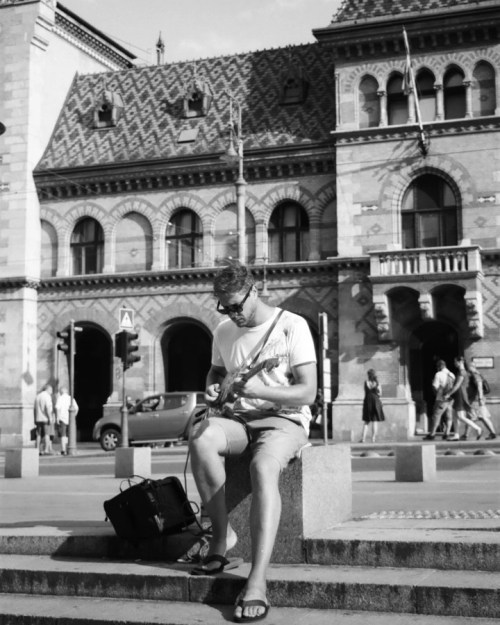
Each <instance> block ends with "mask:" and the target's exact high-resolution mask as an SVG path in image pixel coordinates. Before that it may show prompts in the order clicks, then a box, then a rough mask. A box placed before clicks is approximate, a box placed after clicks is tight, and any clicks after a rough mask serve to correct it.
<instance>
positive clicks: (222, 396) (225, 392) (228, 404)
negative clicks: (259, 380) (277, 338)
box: [207, 357, 282, 417]
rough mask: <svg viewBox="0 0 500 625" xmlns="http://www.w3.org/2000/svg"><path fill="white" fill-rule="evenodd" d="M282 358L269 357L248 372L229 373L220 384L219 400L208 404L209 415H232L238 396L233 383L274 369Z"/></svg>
mask: <svg viewBox="0 0 500 625" xmlns="http://www.w3.org/2000/svg"><path fill="white" fill-rule="evenodd" d="M281 360H282V359H281V358H278V357H276V358H267V359H266V360H264V361H262V362H261V363H259V364H258V365H256V366H255V367H252V368H251V369H250V370H249V371H247V372H246V373H243V374H242V373H241V372H240V371H237V372H236V373H228V374H227V375H226V377H225V378H224V380H223V381H222V383H221V385H220V391H219V396H218V397H217V400H216V401H215V402H213V403H212V404H211V405H210V406H208V415H207V416H208V417H230V416H231V415H232V413H233V406H234V402H235V401H236V399H237V398H236V396H235V395H234V394H233V384H234V382H235V380H237V379H242V380H244V381H245V382H246V381H247V380H250V378H253V376H254V375H257V374H258V373H259V372H260V371H264V370H265V371H267V372H269V371H272V370H273V369H275V368H276V367H277V366H278V365H279V363H280V361H281Z"/></svg>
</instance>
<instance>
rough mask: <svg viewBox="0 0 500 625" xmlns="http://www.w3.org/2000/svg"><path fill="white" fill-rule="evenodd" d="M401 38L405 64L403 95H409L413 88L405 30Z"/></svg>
mask: <svg viewBox="0 0 500 625" xmlns="http://www.w3.org/2000/svg"><path fill="white" fill-rule="evenodd" d="M403 38H404V42H405V49H406V62H405V69H404V74H403V91H404V94H405V95H409V93H410V91H411V89H412V87H413V68H412V66H411V56H410V46H409V44H408V37H407V35H406V30H405V29H404V28H403Z"/></svg>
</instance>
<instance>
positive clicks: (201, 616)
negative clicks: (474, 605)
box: [0, 594, 498, 625]
mask: <svg viewBox="0 0 500 625" xmlns="http://www.w3.org/2000/svg"><path fill="white" fill-rule="evenodd" d="M232 614H233V607H232V606H229V605H207V604H201V603H188V602H186V603H183V602H174V601H172V602H165V601H139V600H130V599H93V598H91V597H51V596H42V595H37V596H35V595H21V594H19V595H1V594H0V624H1V625H27V624H28V623H29V625H62V624H64V625H101V624H105V623H113V625H153V624H158V623H161V624H162V625H193V623H203V625H226V624H227V623H228V622H231V621H232ZM267 622H269V623H272V624H273V625H331V624H332V623H335V625H401V624H402V623H403V622H404V625H498V621H497V620H496V619H489V618H488V619H481V621H478V620H477V619H475V618H471V617H460V616H448V617H446V616H435V615H433V614H431V615H429V614H405V615H404V621H403V620H402V616H401V614H395V613H387V612H371V613H366V612H360V611H352V610H332V609H329V610H312V609H308V608H283V607H276V606H274V605H273V606H271V610H270V612H269V617H268V619H267Z"/></svg>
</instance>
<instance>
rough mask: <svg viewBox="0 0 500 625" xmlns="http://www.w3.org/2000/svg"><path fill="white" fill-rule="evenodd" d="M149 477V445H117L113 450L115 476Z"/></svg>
mask: <svg viewBox="0 0 500 625" xmlns="http://www.w3.org/2000/svg"><path fill="white" fill-rule="evenodd" d="M133 475H139V476H141V477H151V447H118V448H117V449H116V450H115V477H132V476H133Z"/></svg>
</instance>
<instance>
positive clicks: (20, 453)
mask: <svg viewBox="0 0 500 625" xmlns="http://www.w3.org/2000/svg"><path fill="white" fill-rule="evenodd" d="M39 467H40V458H39V452H38V449H37V448H36V447H19V448H16V449H6V450H5V469H4V471H5V473H4V475H5V477H37V476H38V472H39Z"/></svg>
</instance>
